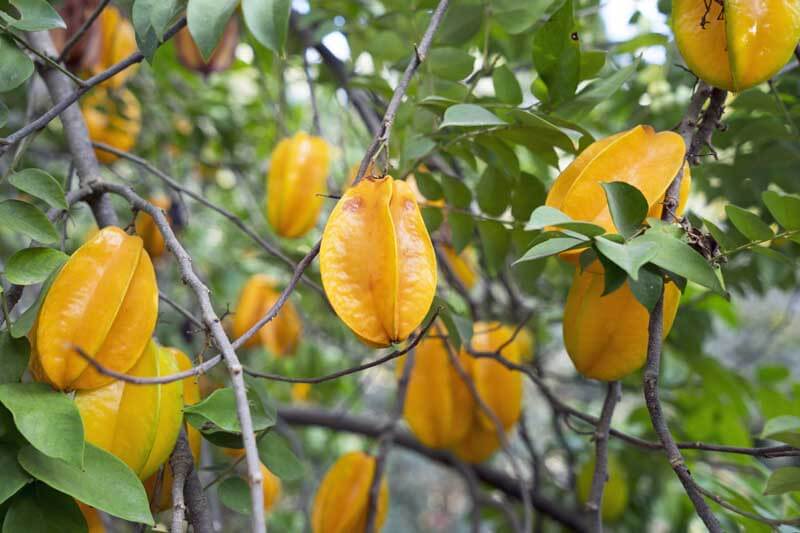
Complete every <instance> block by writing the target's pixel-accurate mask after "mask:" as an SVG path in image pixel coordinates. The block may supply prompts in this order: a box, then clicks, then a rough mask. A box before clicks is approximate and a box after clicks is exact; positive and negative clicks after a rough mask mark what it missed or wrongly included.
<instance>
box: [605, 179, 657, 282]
mask: <svg viewBox="0 0 800 533" xmlns="http://www.w3.org/2000/svg"><path fill="white" fill-rule="evenodd" d="M601 185H602V186H603V191H605V193H606V199H607V200H608V209H609V211H610V212H611V219H612V220H613V221H614V225H615V226H616V227H617V230H618V231H619V232H620V234H621V235H622V236H623V237H625V238H626V239H630V238H631V237H633V236H634V235H635V234H636V232H637V231H639V228H640V226H641V225H642V221H643V220H644V218H645V217H646V216H647V210H648V207H647V198H645V197H644V194H642V192H641V191H640V190H639V189H637V188H636V187H634V186H633V185H630V184H629V183H625V182H622V181H614V182H611V183H601ZM623 268H624V267H623Z"/></svg>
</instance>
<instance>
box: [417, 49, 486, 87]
mask: <svg viewBox="0 0 800 533" xmlns="http://www.w3.org/2000/svg"><path fill="white" fill-rule="evenodd" d="M428 65H429V66H430V68H431V72H433V74H435V75H436V76H439V77H440V78H444V79H446V80H451V81H460V80H463V79H464V78H466V77H467V76H469V75H470V74H472V69H473V67H474V66H475V58H474V57H473V56H472V55H471V54H469V53H467V52H465V51H463V50H460V49H458V48H450V47H442V48H434V49H432V50H431V51H430V53H429V54H428Z"/></svg>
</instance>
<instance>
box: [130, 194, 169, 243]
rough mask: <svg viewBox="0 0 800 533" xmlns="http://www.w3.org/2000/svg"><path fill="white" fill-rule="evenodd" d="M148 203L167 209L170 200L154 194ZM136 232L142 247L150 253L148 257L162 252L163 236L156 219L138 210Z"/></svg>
mask: <svg viewBox="0 0 800 533" xmlns="http://www.w3.org/2000/svg"><path fill="white" fill-rule="evenodd" d="M150 203H151V204H153V205H154V206H156V207H158V208H159V209H162V210H164V211H167V210H169V207H170V205H171V202H170V201H169V198H167V197H166V196H156V197H153V198H150ZM136 234H137V235H138V236H139V237H141V238H142V240H143V241H144V249H145V250H147V253H148V254H150V257H151V258H152V257H160V256H161V255H163V254H164V236H163V235H161V231H160V230H159V229H158V226H156V221H155V220H153V217H151V216H150V215H148V214H147V213H145V212H144V211H139V212H138V213H137V214H136Z"/></svg>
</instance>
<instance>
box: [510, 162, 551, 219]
mask: <svg viewBox="0 0 800 533" xmlns="http://www.w3.org/2000/svg"><path fill="white" fill-rule="evenodd" d="M546 197H547V192H546V191H545V187H544V183H542V181H541V180H540V179H539V178H537V177H536V176H534V175H533V174H528V173H527V172H523V173H521V174H520V176H519V179H518V180H517V186H516V187H515V188H514V193H513V194H512V195H511V214H512V215H513V216H514V218H515V219H516V220H524V221H526V222H527V221H528V220H529V219H530V217H531V213H533V210H534V209H536V208H537V207H539V206H540V205H542V204H543V203H544V201H545V198H546Z"/></svg>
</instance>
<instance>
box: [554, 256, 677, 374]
mask: <svg viewBox="0 0 800 533" xmlns="http://www.w3.org/2000/svg"><path fill="white" fill-rule="evenodd" d="M590 270H591V269H590ZM590 270H586V271H584V272H583V273H581V272H578V271H576V272H575V276H574V278H573V280H572V287H571V288H570V290H569V295H568V296H567V304H566V306H565V308H564V324H563V327H564V345H565V347H566V349H567V353H568V354H569V356H570V358H571V359H572V362H573V364H574V365H575V368H576V369H577V370H578V372H580V373H581V374H583V375H584V376H586V377H589V378H594V379H599V380H603V381H614V380H617V379H620V378H623V377H625V376H627V375H628V374H630V373H631V372H634V371H636V370H638V369H639V368H641V366H642V365H643V364H644V361H645V359H646V358H647V338H648V332H647V326H648V322H649V317H650V315H649V313H648V312H647V309H646V308H645V307H644V306H643V305H642V304H641V303H639V301H638V300H637V299H636V297H635V296H634V295H633V292H631V289H630V286H629V285H628V284H627V283H625V284H624V285H623V286H622V287H620V288H619V289H617V290H616V291H614V292H612V293H610V294H607V295H606V296H602V293H603V288H604V286H605V280H604V276H603V274H602V273H601V274H598V273H595V272H592V271H590ZM680 296H681V293H680V290H679V289H678V287H677V286H676V285H675V284H674V283H666V284H665V285H664V332H663V337H664V338H666V336H667V335H668V334H669V330H670V328H671V327H672V322H673V320H674V319H675V315H676V313H677V312H678V303H679V301H680Z"/></svg>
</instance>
